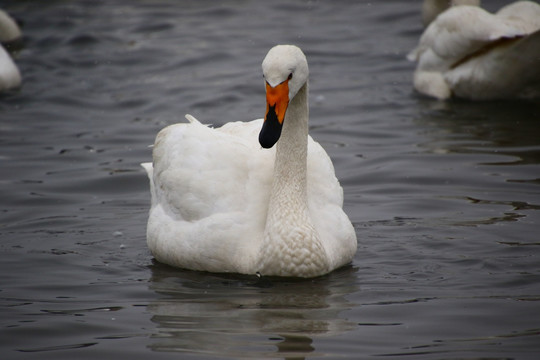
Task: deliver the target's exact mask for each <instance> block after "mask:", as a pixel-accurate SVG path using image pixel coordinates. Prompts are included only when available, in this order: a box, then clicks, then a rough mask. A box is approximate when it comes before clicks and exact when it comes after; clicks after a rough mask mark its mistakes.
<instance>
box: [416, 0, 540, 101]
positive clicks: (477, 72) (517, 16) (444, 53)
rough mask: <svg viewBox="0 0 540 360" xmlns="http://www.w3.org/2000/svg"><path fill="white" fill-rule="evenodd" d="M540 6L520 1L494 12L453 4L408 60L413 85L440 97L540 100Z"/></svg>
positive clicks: (425, 35)
mask: <svg viewBox="0 0 540 360" xmlns="http://www.w3.org/2000/svg"><path fill="white" fill-rule="evenodd" d="M539 58H540V5H538V4H536V3H533V2H530V1H518V2H515V3H513V4H510V5H508V6H506V7H504V8H502V9H500V10H499V11H498V12H497V13H495V14H490V13H488V12H487V11H485V10H483V9H481V8H479V7H476V6H454V7H451V8H449V9H448V10H446V11H445V12H444V13H442V14H440V15H439V16H438V17H437V18H436V19H435V20H434V21H433V22H432V23H431V24H430V25H429V26H428V28H427V29H426V30H425V31H424V33H423V34H422V36H421V38H420V41H419V44H418V46H417V47H416V48H415V49H414V50H413V51H411V52H410V53H409V55H408V59H409V60H411V61H417V63H418V64H417V67H416V71H415V73H414V87H415V89H416V90H417V91H419V92H420V93H423V94H425V95H429V96H433V97H436V98H438V99H447V98H450V97H452V96H455V97H461V98H467V99H472V100H488V99H501V98H518V97H524V98H530V97H538V96H540V62H539V60H538V59H539Z"/></svg>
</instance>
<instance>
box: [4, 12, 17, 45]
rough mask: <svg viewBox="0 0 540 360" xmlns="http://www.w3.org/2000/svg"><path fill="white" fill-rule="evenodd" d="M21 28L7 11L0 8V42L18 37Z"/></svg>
mask: <svg viewBox="0 0 540 360" xmlns="http://www.w3.org/2000/svg"><path fill="white" fill-rule="evenodd" d="M21 36H22V33H21V29H20V28H19V25H17V22H16V21H15V20H13V18H12V17H11V16H9V15H8V13H7V12H5V11H4V10H2V9H0V42H2V43H6V42H10V41H15V40H18V39H20V38H21Z"/></svg>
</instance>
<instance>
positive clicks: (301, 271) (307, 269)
mask: <svg viewBox="0 0 540 360" xmlns="http://www.w3.org/2000/svg"><path fill="white" fill-rule="evenodd" d="M308 111H309V110H308V85H307V82H306V84H305V85H304V86H302V88H301V89H300V90H299V91H298V93H297V94H296V96H295V97H294V98H293V99H292V100H291V102H290V103H289V106H288V108H287V112H286V115H285V119H284V122H283V129H282V132H281V137H280V139H279V140H278V142H277V144H276V159H275V163H274V177H273V182H272V189H271V193H270V201H269V205H268V215H267V220H266V227H265V231H264V239H263V244H262V247H261V258H260V259H261V270H260V272H261V273H262V274H263V275H278V276H301V277H310V276H315V275H318V274H322V273H325V272H327V271H328V267H329V264H328V261H327V259H326V256H325V252H324V249H323V247H322V244H321V242H320V239H319V236H318V234H317V232H316V230H315V228H314V226H313V224H312V221H311V219H310V216H309V211H308V205H307V144H308V118H309V112H308Z"/></svg>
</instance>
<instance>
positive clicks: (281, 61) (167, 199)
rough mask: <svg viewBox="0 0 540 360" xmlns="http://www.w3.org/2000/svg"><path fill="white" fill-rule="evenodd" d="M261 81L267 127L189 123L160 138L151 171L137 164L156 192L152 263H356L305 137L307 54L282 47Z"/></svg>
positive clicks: (331, 182) (310, 272) (263, 268)
mask: <svg viewBox="0 0 540 360" xmlns="http://www.w3.org/2000/svg"><path fill="white" fill-rule="evenodd" d="M263 74H264V77H265V80H266V90H267V91H266V98H267V112H266V117H265V119H258V120H253V121H250V122H231V123H227V124H225V125H224V126H222V127H220V128H211V127H208V126H205V125H203V124H201V123H200V122H199V121H197V120H196V119H195V118H193V117H192V116H190V115H187V116H186V117H187V119H188V120H189V123H181V124H175V125H171V126H168V127H166V128H165V129H163V130H161V131H160V132H159V133H158V135H157V137H156V141H155V144H154V147H153V164H150V163H146V164H143V167H144V168H145V169H146V171H147V173H148V175H149V178H150V188H151V194H152V204H151V209H150V214H149V219H148V227H147V243H148V246H149V248H150V250H151V251H152V253H153V255H154V256H155V257H156V259H157V260H158V261H160V262H163V263H166V264H169V265H172V266H176V267H181V268H187V269H193V270H203V271H211V272H234V273H243V274H256V273H260V274H262V275H273V276H293V277H314V276H319V275H323V274H326V273H328V272H330V271H332V270H333V269H335V268H338V267H340V266H342V265H345V264H347V263H349V262H350V261H351V260H352V258H353V256H354V254H355V252H356V247H357V244H356V235H355V231H354V228H353V226H352V224H351V222H350V221H349V219H348V217H347V215H346V214H345V213H344V212H343V210H342V205H343V190H342V188H341V186H340V184H339V182H338V180H337V179H336V177H335V174H334V168H333V165H332V162H331V160H330V158H329V157H328V155H327V154H326V152H325V151H324V149H323V148H322V147H321V146H320V145H319V144H318V143H317V142H315V141H314V140H313V139H312V138H311V137H310V136H309V135H308V102H307V95H308V66H307V61H306V59H305V56H304V54H303V53H302V51H301V50H300V49H299V48H297V47H295V46H291V45H278V46H276V47H274V48H272V49H271V50H270V51H269V53H268V54H267V56H266V58H265V60H264V61H263ZM257 134H259V135H258V136H257ZM257 140H258V141H257ZM274 144H275V146H274ZM261 146H262V147H261Z"/></svg>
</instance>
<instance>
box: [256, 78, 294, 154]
mask: <svg viewBox="0 0 540 360" xmlns="http://www.w3.org/2000/svg"><path fill="white" fill-rule="evenodd" d="M288 105H289V80H285V81H284V82H282V83H281V84H279V85H276V86H275V87H272V86H270V85H269V84H268V83H266V116H265V117H264V124H263V127H262V129H261V132H260V134H259V143H260V144H261V146H262V147H263V148H266V149H268V148H271V147H272V146H274V144H275V143H276V142H277V141H278V140H279V137H280V135H281V128H282V126H283V120H284V119H285V112H287V106H288Z"/></svg>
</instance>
